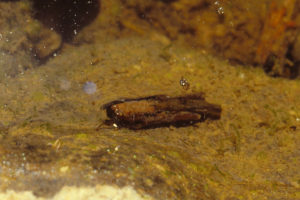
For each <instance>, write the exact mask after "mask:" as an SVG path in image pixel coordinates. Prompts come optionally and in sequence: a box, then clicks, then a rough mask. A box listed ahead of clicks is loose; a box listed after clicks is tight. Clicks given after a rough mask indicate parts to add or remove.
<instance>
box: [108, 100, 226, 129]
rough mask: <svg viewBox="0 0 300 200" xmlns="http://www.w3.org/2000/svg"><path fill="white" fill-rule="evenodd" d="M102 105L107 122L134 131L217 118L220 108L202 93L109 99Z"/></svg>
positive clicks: (185, 124)
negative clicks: (109, 100)
mask: <svg viewBox="0 0 300 200" xmlns="http://www.w3.org/2000/svg"><path fill="white" fill-rule="evenodd" d="M102 108H103V109H105V110H106V114H107V116H108V117H109V118H110V120H107V122H109V123H113V124H115V125H116V126H118V127H126V128H129V129H135V130H137V129H147V128H157V127H164V126H175V127H181V126H189V125H192V124H195V123H197V122H202V121H204V120H206V119H219V118H220V116H221V107H220V106H219V105H215V104H210V103H208V102H206V101H205V99H204V98H203V96H202V94H198V95H186V96H179V97H169V96H165V95H157V96H149V97H143V98H137V99H121V100H116V101H112V102H109V103H107V104H105V105H103V107H102Z"/></svg>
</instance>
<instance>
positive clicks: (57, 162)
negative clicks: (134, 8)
mask: <svg viewBox="0 0 300 200" xmlns="http://www.w3.org/2000/svg"><path fill="white" fill-rule="evenodd" d="M112 2H113V1H112ZM112 2H110V3H106V4H101V7H102V9H104V10H103V11H102V14H103V15H100V16H98V18H97V19H96V21H95V22H94V23H92V24H91V25H89V26H88V27H86V28H83V30H82V32H80V34H79V35H78V36H77V37H76V38H75V39H74V43H73V44H72V43H71V44H70V43H65V44H64V45H63V47H62V49H61V50H60V51H59V52H57V53H56V54H55V55H54V56H53V57H51V58H50V59H49V60H48V61H47V62H46V63H45V64H43V65H40V66H39V67H34V68H31V69H27V70H25V71H23V72H22V73H16V74H15V75H14V76H5V75H3V76H1V77H3V78H1V81H0V94H1V96H0V155H1V156H0V161H1V162H0V180H1V181H0V189H1V190H2V191H5V190H7V189H13V190H15V191H24V190H30V191H33V193H34V194H35V195H36V196H42V197H51V196H53V195H54V194H55V193H57V192H58V191H59V190H60V189H61V188H62V187H63V186H66V185H72V186H74V185H75V186H94V185H96V184H112V185H118V186H121V187H122V186H132V187H134V188H135V189H136V191H138V192H139V193H140V194H149V195H150V196H152V197H153V198H155V199H226V200H231V199H299V198H300V193H299V188H300V172H299V165H300V149H299V147H300V131H299V130H300V95H299V94H300V82H299V79H295V80H288V79H282V78H272V77H269V76H267V75H266V74H265V73H264V71H263V70H262V69H261V68H254V67H245V66H240V65H237V66H232V65H231V64H229V63H228V62H227V61H224V60H221V59H218V58H216V57H214V56H212V55H210V54H209V53H207V52H206V51H200V50H199V49H195V48H190V47H187V46H184V45H182V43H181V42H177V41H172V40H170V39H168V37H166V36H165V35H162V34H160V33H159V32H156V31H153V32H148V33H147V34H143V33H142V34H141V32H139V30H144V29H136V30H138V31H132V29H127V30H124V31H122V32H118V31H119V28H120V27H119V26H114V27H110V26H105V25H103V24H107V23H109V22H110V20H112V19H111V18H112V16H113V17H116V18H118V16H119V15H120V14H119V10H118V8H120V7H119V6H118V5H119V4H118V3H115V4H114V3H112ZM108 7H109V8H114V9H106V8H108ZM108 15H109V16H111V18H109V17H107V16H108ZM128 24H129V23H128ZM145 30H147V29H145ZM0 67H1V69H2V68H5V64H1V65H0ZM182 77H184V79H185V80H186V81H188V83H189V85H190V86H189V88H188V89H184V88H183V87H182V86H181V85H180V80H182ZM199 93H204V94H205V99H206V100H207V101H208V102H210V103H213V104H218V105H221V107H222V115H221V118H220V119H219V120H214V121H210V120H207V121H205V122H202V123H197V124H196V125H194V126H189V127H182V128H175V127H166V128H156V129H148V130H135V131H134V130H128V129H126V128H122V129H118V128H114V127H113V126H105V125H104V124H103V123H104V121H105V120H106V119H107V116H106V113H105V111H104V110H103V109H101V106H102V105H104V104H105V103H107V102H110V101H113V100H116V99H120V98H140V97H144V96H151V95H160V94H163V95H169V96H181V95H186V94H199Z"/></svg>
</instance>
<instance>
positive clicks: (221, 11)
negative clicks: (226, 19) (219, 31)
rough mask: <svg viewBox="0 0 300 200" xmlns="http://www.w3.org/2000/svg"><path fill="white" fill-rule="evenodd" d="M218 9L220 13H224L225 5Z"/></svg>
mask: <svg viewBox="0 0 300 200" xmlns="http://www.w3.org/2000/svg"><path fill="white" fill-rule="evenodd" d="M217 11H218V13H219V15H223V14H224V8H223V7H219V8H218V10H217Z"/></svg>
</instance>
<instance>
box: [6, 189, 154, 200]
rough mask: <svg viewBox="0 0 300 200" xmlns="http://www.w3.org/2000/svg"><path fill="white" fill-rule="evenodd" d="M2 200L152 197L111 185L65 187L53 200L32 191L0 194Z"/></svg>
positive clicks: (133, 199) (148, 199)
mask: <svg viewBox="0 0 300 200" xmlns="http://www.w3.org/2000/svg"><path fill="white" fill-rule="evenodd" d="M0 199H1V200H152V198H151V197H149V196H147V195H144V196H141V195H139V194H138V193H137V192H136V191H135V190H134V189H133V188H132V187H129V186H127V187H124V188H117V187H113V186H109V185H98V186H96V187H69V186H65V187H63V188H62V190H61V191H59V192H58V193H57V194H56V195H54V196H53V197H52V198H42V197H36V196H35V195H33V194H32V192H31V191H25V192H15V191H12V190H9V191H7V192H5V193H0Z"/></svg>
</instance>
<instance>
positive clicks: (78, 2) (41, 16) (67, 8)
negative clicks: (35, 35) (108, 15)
mask: <svg viewBox="0 0 300 200" xmlns="http://www.w3.org/2000/svg"><path fill="white" fill-rule="evenodd" d="M33 7H34V16H35V18H37V19H38V20H40V21H41V22H42V23H43V24H45V25H46V26H47V27H49V28H51V29H54V30H55V31H57V32H58V33H59V34H61V36H62V38H63V40H64V41H71V40H72V39H73V37H74V36H75V35H76V34H78V32H79V31H80V30H81V29H82V28H83V27H84V26H86V25H88V24H89V23H91V22H92V21H93V20H94V19H95V17H96V16H97V15H98V13H99V11H100V1H99V0H42V1H41V0H33Z"/></svg>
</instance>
